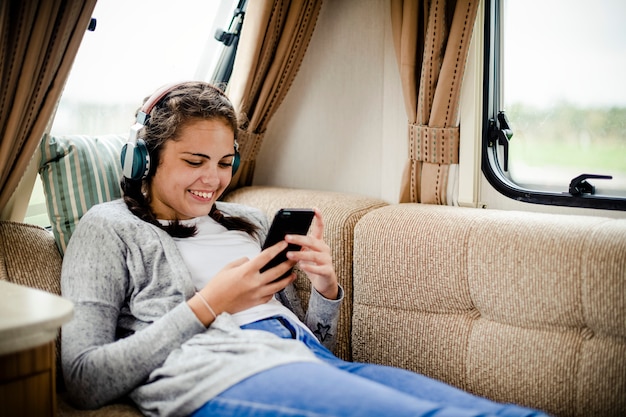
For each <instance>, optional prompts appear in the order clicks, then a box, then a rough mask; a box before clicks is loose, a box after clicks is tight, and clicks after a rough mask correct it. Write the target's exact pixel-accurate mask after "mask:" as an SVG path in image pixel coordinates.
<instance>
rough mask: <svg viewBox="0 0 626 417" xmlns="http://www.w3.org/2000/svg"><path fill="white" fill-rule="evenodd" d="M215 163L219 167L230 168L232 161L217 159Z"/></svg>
mask: <svg viewBox="0 0 626 417" xmlns="http://www.w3.org/2000/svg"><path fill="white" fill-rule="evenodd" d="M217 165H218V166H219V167H220V168H230V167H232V166H233V161H219V162H218V163H217Z"/></svg>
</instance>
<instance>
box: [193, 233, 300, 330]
mask: <svg viewBox="0 0 626 417" xmlns="http://www.w3.org/2000/svg"><path fill="white" fill-rule="evenodd" d="M286 248H287V242H285V241H281V242H278V243H277V244H275V245H273V246H270V247H269V248H267V249H265V250H263V251H262V252H261V253H260V254H258V255H257V256H256V257H254V258H252V259H248V258H240V259H237V260H235V261H233V262H231V263H229V264H227V265H226V266H225V267H224V268H222V270H220V272H218V273H217V274H216V275H215V276H214V277H213V278H212V279H211V280H210V281H209V283H208V284H207V285H206V286H205V287H204V288H202V289H201V290H200V293H201V294H202V296H203V297H204V299H205V300H206V301H207V302H208V303H209V305H210V306H211V308H212V309H213V312H214V313H215V314H217V315H219V314H220V313H222V312H228V313H231V314H232V313H237V312H239V311H242V310H245V309H248V308H251V307H254V306H257V305H260V304H264V303H267V302H268V301H269V300H270V299H271V298H272V297H273V296H274V294H275V293H277V292H278V291H280V290H282V289H284V288H285V287H286V286H287V285H289V284H290V283H292V282H293V281H294V280H295V278H296V276H295V274H293V273H292V274H290V275H289V276H288V277H286V278H283V279H280V280H278V281H276V279H277V278H278V277H280V276H281V275H283V274H284V273H285V272H287V271H289V269H291V268H292V267H293V266H294V264H295V262H293V261H287V262H283V263H281V264H279V265H277V266H275V267H273V268H270V269H268V270H267V271H264V272H260V269H261V268H262V267H263V266H265V264H267V263H268V262H269V261H270V260H272V258H274V257H275V256H276V255H278V254H279V253H280V252H281V251H283V250H284V249H286ZM188 303H189V306H190V307H191V309H192V310H193V312H194V313H195V314H196V316H197V317H198V319H200V321H201V322H202V323H204V325H205V326H208V325H209V324H210V323H211V322H212V321H213V320H214V319H215V318H214V317H213V313H212V312H211V311H209V309H208V308H207V307H206V305H204V303H203V301H202V300H201V299H200V298H199V295H198V294H196V295H194V296H193V297H192V298H190V299H189V300H188Z"/></svg>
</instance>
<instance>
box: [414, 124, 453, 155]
mask: <svg viewBox="0 0 626 417" xmlns="http://www.w3.org/2000/svg"><path fill="white" fill-rule="evenodd" d="M409 158H411V159H412V160H415V161H423V162H430V163H432V164H458V163H459V128H458V127H428V126H423V125H416V124H412V123H410V124H409Z"/></svg>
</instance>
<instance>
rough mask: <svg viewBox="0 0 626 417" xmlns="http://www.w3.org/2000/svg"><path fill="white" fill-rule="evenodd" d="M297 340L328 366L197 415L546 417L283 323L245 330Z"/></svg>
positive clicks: (259, 379)
mask: <svg viewBox="0 0 626 417" xmlns="http://www.w3.org/2000/svg"><path fill="white" fill-rule="evenodd" d="M242 329H255V330H265V331H268V332H272V333H274V334H276V335H278V336H280V337H283V338H288V339H297V340H300V341H301V342H302V343H304V344H305V345H307V346H308V347H309V349H311V350H312V351H313V352H314V353H315V355H316V356H317V357H318V358H319V359H321V360H322V361H323V362H324V363H292V364H287V365H282V366H278V367H276V368H273V369H270V370H267V371H264V372H261V373H258V374H256V375H253V376H251V377H250V378H247V379H245V380H244V381H242V382H240V383H238V384H236V385H234V386H233V387H231V388H229V389H228V390H226V391H224V392H222V393H221V394H220V395H218V396H217V397H215V398H213V399H211V400H209V401H208V402H207V403H206V404H205V405H204V406H203V407H201V408H200V409H198V410H197V411H196V412H195V413H194V414H193V417H203V416H207V417H208V416H250V417H252V416H254V417H270V416H271V417H276V416H285V417H287V416H289V417H296V416H303V417H304V416H307V417H317V416H372V417H381V416H394V417H402V416H411V417H416V416H429V417H430V416H436V417H444V416H454V417H464V416H468V417H469V416H520V417H521V416H527V417H530V416H546V415H545V414H543V413H541V412H538V411H535V410H531V409H527V408H523V407H519V406H516V405H511V404H498V403H495V402H492V401H489V400H487V399H484V398H480V397H477V396H474V395H471V394H469V393H467V392H465V391H462V390H459V389H457V388H454V387H452V386H450V385H447V384H444V383H442V382H439V381H436V380H433V379H430V378H427V377H425V376H423V375H420V374H417V373H414V372H409V371H406V370H403V369H400V368H393V367H389V366H381V365H374V364H365V363H354V362H346V361H344V360H341V359H339V358H337V357H336V356H335V355H333V354H332V352H330V351H329V350H328V349H326V348H325V347H324V346H322V345H321V344H320V343H319V342H318V340H317V339H316V338H314V337H312V336H311V335H310V334H309V333H308V332H306V331H305V330H304V329H302V328H301V327H299V326H298V325H294V324H292V323H290V322H288V321H287V320H286V319H284V318H282V317H272V318H270V319H265V320H261V321H258V322H255V323H251V324H247V325H245V326H242Z"/></svg>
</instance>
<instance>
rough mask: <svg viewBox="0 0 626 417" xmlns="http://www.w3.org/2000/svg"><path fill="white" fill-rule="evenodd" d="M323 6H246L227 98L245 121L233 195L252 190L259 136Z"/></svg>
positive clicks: (300, 2)
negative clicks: (239, 190) (240, 188)
mask: <svg viewBox="0 0 626 417" xmlns="http://www.w3.org/2000/svg"><path fill="white" fill-rule="evenodd" d="M321 7H322V1H321V0H308V1H307V0H253V1H249V2H248V6H247V10H246V16H245V20H244V23H243V27H242V33H241V39H240V41H239V47H238V50H237V57H236V58H235V65H234V67H233V74H232V76H231V79H230V83H229V86H228V96H229V97H230V99H231V100H232V102H233V104H234V106H235V108H236V109H237V110H238V112H239V113H240V114H241V115H242V116H243V117H244V118H245V120H243V123H242V124H241V126H240V129H239V146H240V149H239V151H240V153H241V165H240V168H239V171H238V172H237V174H236V175H235V177H234V178H233V181H232V182H231V189H235V188H239V187H242V186H244V185H251V184H252V177H253V174H254V166H255V160H256V157H257V155H258V153H259V150H260V148H261V144H262V142H263V135H264V133H265V130H266V129H267V125H268V123H269V121H270V119H271V117H272V116H273V115H274V113H275V112H276V109H277V108H278V106H279V105H280V104H281V102H282V101H283V99H284V97H285V95H286V94H287V91H288V90H289V87H290V86H291V83H292V82H293V80H294V78H295V76H296V73H297V72H298V69H299V67H300V64H301V62H302V59H303V57H304V54H305V52H306V49H307V47H308V45H309V41H310V39H311V36H312V35H313V30H314V29H315V23H316V21H317V16H318V15H319V11H320V9H321Z"/></svg>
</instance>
